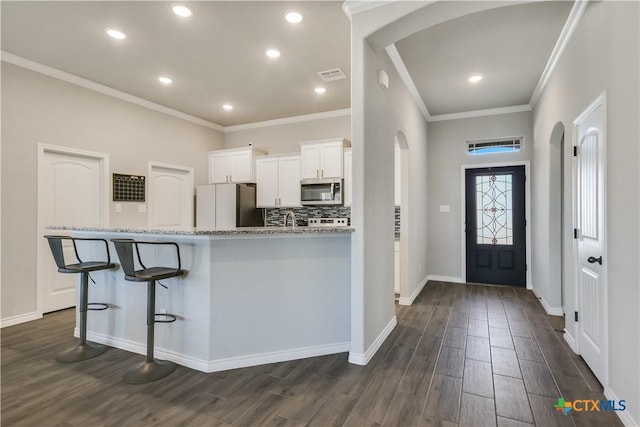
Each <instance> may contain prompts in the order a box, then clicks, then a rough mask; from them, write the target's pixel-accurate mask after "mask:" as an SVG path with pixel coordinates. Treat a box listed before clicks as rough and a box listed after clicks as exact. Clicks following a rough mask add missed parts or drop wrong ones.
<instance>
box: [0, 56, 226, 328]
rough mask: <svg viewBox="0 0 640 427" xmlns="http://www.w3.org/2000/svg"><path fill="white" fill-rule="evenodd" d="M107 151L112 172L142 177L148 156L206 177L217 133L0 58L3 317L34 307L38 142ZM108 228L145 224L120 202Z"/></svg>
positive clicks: (219, 142)
mask: <svg viewBox="0 0 640 427" xmlns="http://www.w3.org/2000/svg"><path fill="white" fill-rule="evenodd" d="M38 143H44V144H50V145H58V146H63V147H71V148H77V149H84V150H90V151H97V152H102V153H107V154H109V155H110V164H111V172H116V173H130V174H138V175H146V173H147V161H148V160H154V161H158V162H164V163H171V164H178V165H184V166H191V167H193V168H194V169H195V183H196V184H203V183H206V180H207V167H208V165H207V156H206V153H207V151H209V150H213V149H216V148H223V147H224V135H223V134H222V132H219V131H216V130H213V129H210V128H206V127H203V126H200V125H196V124H193V123H191V122H187V121H185V120H182V119H178V118H175V117H172V116H168V115H166V114H163V113H159V112H156V111H152V110H149V109H146V108H143V107H140V106H137V105H134V104H130V103H128V102H125V101H122V100H119V99H116V98H113V97H110V96H107V95H103V94H100V93H97V92H93V91H91V90H89V89H85V88H82V87H79V86H76V85H73V84H70V83H66V82H63V81H61V80H58V79H55V78H52V77H48V76H45V75H43V74H39V73H36V72H33V71H29V70H26V69H23V68H20V67H17V66H14V65H11V64H8V63H5V62H2V152H3V156H2V255H3V256H2V290H1V292H2V307H1V309H2V318H3V319H6V318H8V317H12V316H16V315H20V314H25V313H30V312H34V311H36V241H37V239H40V238H42V237H41V236H36V218H37V198H36V176H37V155H36V151H37V144H38ZM122 205H123V211H122V213H116V212H115V209H114V206H113V203H111V214H110V217H111V225H124V224H126V225H133V226H136V225H146V222H147V220H146V214H140V213H138V212H137V204H132V203H123V204H122Z"/></svg>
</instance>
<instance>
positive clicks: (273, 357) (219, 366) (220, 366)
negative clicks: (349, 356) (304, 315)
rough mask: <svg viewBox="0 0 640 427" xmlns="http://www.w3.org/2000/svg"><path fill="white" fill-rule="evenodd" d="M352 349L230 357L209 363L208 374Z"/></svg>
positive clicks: (324, 347) (341, 347) (306, 349)
mask: <svg viewBox="0 0 640 427" xmlns="http://www.w3.org/2000/svg"><path fill="white" fill-rule="evenodd" d="M350 348H351V343H350V342H341V343H335V344H327V345H317V346H312V347H302V348H296V349H292V350H283V351H273V352H269V353H259V354H252V355H249V356H239V357H228V358H225V359H219V360H211V361H209V366H208V370H207V372H218V371H226V370H228V369H236V368H245V367H247V366H256V365H265V364H267V363H276V362H286V361H287V360H296V359H305V358H307V357H316V356H325V355H327V354H335V353H344V352H347V351H349V349H350Z"/></svg>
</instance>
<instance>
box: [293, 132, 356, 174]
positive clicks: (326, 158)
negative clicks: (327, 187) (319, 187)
mask: <svg viewBox="0 0 640 427" xmlns="http://www.w3.org/2000/svg"><path fill="white" fill-rule="evenodd" d="M349 146H351V143H350V142H349V140H346V139H328V140H322V141H308V142H301V143H300V178H301V179H307V178H342V177H343V175H342V173H343V171H342V168H343V161H344V159H343V151H344V148H345V147H349Z"/></svg>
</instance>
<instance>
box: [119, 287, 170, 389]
mask: <svg viewBox="0 0 640 427" xmlns="http://www.w3.org/2000/svg"><path fill="white" fill-rule="evenodd" d="M155 323H156V281H155V280H152V281H149V282H147V357H146V359H145V361H144V362H142V363H139V364H137V365H135V366H132V367H131V368H129V369H127V371H126V372H125V373H124V375H123V376H122V379H123V380H124V382H126V383H127V384H146V383H150V382H153V381H157V380H160V379H162V378H164V377H166V376H168V375H170V374H171V373H172V372H173V371H174V370H175V369H176V365H175V363H173V362H168V361H164V360H155V359H154V357H153V348H154V342H155Z"/></svg>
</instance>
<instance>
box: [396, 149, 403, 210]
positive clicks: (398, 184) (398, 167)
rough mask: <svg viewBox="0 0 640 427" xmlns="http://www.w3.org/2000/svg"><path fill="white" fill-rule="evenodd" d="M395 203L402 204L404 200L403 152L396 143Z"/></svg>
mask: <svg viewBox="0 0 640 427" xmlns="http://www.w3.org/2000/svg"><path fill="white" fill-rule="evenodd" d="M394 164H395V168H394V169H395V181H394V183H395V204H396V206H400V201H401V200H402V184H401V183H402V152H401V151H400V147H398V146H397V145H396V151H395V163H394Z"/></svg>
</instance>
